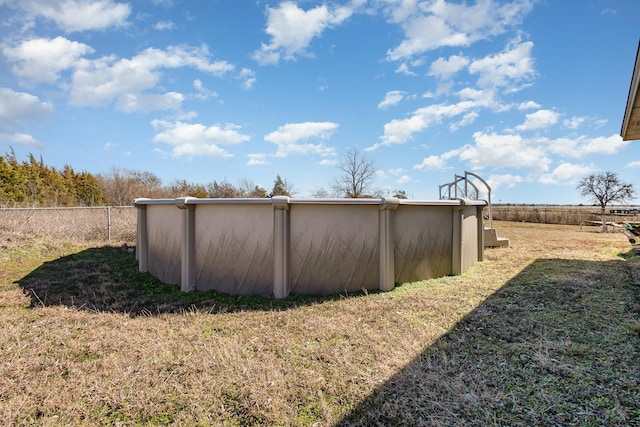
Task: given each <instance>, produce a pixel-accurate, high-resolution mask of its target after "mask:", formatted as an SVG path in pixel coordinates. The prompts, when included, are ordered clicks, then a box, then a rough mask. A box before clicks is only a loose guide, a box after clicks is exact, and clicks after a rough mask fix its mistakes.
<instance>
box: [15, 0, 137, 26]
mask: <svg viewBox="0 0 640 427" xmlns="http://www.w3.org/2000/svg"><path fill="white" fill-rule="evenodd" d="M18 4H19V6H20V7H21V8H22V9H23V10H25V11H26V12H27V13H28V14H30V15H31V16H32V17H34V18H44V19H49V20H51V21H53V22H55V23H56V25H58V27H60V28H61V29H62V30H63V31H65V32H67V33H70V32H74V31H85V30H104V29H107V28H110V27H119V26H124V25H126V23H127V18H128V17H129V15H130V13H131V7H130V6H129V5H128V4H127V3H119V2H114V1H113V0H20V2H19V3H18Z"/></svg>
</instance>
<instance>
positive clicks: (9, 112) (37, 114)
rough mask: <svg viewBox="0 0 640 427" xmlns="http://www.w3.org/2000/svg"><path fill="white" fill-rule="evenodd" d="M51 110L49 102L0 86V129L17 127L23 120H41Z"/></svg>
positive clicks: (48, 114)
mask: <svg viewBox="0 0 640 427" xmlns="http://www.w3.org/2000/svg"><path fill="white" fill-rule="evenodd" d="M52 112H53V106H52V105H51V103H49V102H43V101H41V100H40V99H39V98H38V97H37V96H34V95H31V94H29V93H26V92H16V91H14V90H13V89H9V88H6V87H0V129H19V128H20V123H22V122H25V121H42V120H44V119H46V118H47V117H49V116H50V115H51V113H52Z"/></svg>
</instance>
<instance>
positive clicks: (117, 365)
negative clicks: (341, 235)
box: [0, 222, 640, 426]
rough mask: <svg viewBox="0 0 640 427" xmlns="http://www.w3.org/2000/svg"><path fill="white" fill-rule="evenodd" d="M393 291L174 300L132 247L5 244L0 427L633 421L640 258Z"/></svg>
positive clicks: (615, 239)
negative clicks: (142, 266) (145, 270)
mask: <svg viewBox="0 0 640 427" xmlns="http://www.w3.org/2000/svg"><path fill="white" fill-rule="evenodd" d="M494 225H495V226H496V228H497V229H498V234H499V235H500V236H504V237H507V238H509V240H510V243H511V245H510V247H508V248H499V249H487V250H486V251H485V261H483V262H481V263H479V264H477V265H476V266H475V267H473V268H472V269H471V270H469V271H468V272H466V273H465V274H463V275H461V276H455V277H445V278H441V279H434V280H428V281H423V282H416V283H409V284H404V285H402V286H398V287H396V289H395V290H394V291H392V292H388V293H369V294H364V293H362V294H346V293H343V294H340V295H335V296H332V297H324V298H318V297H301V296H297V297H291V298H289V299H287V300H282V301H280V300H271V299H262V298H257V297H228V296H224V295H219V294H214V293H195V294H183V293H180V292H179V291H178V290H177V289H176V288H175V287H172V286H168V285H163V284H161V283H158V282H157V281H156V280H154V279H153V278H152V277H150V276H148V275H146V274H141V273H138V272H137V262H136V260H135V256H134V254H133V253H132V250H131V248H129V247H127V246H92V247H87V246H86V244H81V243H74V242H63V241H59V240H51V239H46V238H35V237H29V236H25V235H19V234H15V233H11V232H7V231H3V232H2V233H1V234H0V264H1V265H2V269H0V325H1V328H2V334H1V335H0V360H1V361H0V423H2V424H3V425H34V424H36V425H65V426H67V425H231V426H233V425H301V426H314V425H315V426H326V425H336V424H337V425H362V426H371V425H381V426H388V425H399V426H400V425H415V426H421V425H424V426H452V425H465V426H473V425H477V426H485V425H496V426H497V425H522V426H530V425H562V426H573V425H576V426H577V425H580V426H591V425H593V426H595V425H620V426H622V425H625V426H626V425H631V426H633V425H638V426H640V357H639V351H640V257H639V256H637V255H636V254H634V251H633V249H632V247H631V246H630V245H629V242H628V241H627V238H626V237H625V236H624V235H622V234H620V233H601V232H599V229H598V228H597V227H592V228H585V229H583V230H582V231H581V230H580V227H579V226H568V225H545V224H529V223H519V222H495V223H494Z"/></svg>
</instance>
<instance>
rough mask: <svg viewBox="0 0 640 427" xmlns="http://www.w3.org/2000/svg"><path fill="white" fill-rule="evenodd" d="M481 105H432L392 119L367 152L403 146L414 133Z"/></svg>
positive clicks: (464, 103) (473, 103) (470, 103)
mask: <svg viewBox="0 0 640 427" xmlns="http://www.w3.org/2000/svg"><path fill="white" fill-rule="evenodd" d="M481 104H482V102H477V101H460V102H458V103H456V104H450V105H446V104H433V105H429V106H427V107H423V108H419V109H418V110H416V111H414V112H413V114H412V115H411V117H409V118H406V119H394V120H392V121H390V122H388V123H386V124H385V125H384V134H383V135H382V136H381V137H380V140H381V141H380V142H379V143H377V144H374V145H373V146H371V147H369V148H367V150H369V151H370V150H375V149H377V148H379V147H381V146H385V145H391V144H404V143H405V142H407V141H408V140H410V139H411V138H412V137H413V134H414V133H417V132H421V131H423V130H425V129H426V128H428V127H429V126H431V125H432V124H433V123H437V122H440V121H441V120H442V119H443V118H450V117H455V116H457V115H461V114H466V113H468V112H469V111H470V110H471V109H473V108H476V107H478V106H480V105H481Z"/></svg>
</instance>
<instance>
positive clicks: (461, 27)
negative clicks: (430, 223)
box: [0, 0, 640, 204]
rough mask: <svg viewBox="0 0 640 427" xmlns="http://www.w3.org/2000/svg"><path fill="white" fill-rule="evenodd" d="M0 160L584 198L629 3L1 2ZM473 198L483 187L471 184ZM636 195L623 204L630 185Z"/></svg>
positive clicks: (621, 83)
mask: <svg viewBox="0 0 640 427" xmlns="http://www.w3.org/2000/svg"><path fill="white" fill-rule="evenodd" d="M0 17H1V24H0V155H2V154H3V153H8V152H10V150H12V149H13V150H14V151H15V154H16V157H17V158H18V160H26V156H27V155H28V154H29V153H32V154H34V155H36V156H37V157H40V156H42V158H43V160H44V162H45V164H47V165H49V166H53V167H56V168H58V169H62V168H63V167H64V165H70V166H72V167H73V168H74V170H76V171H77V172H80V171H87V172H90V173H93V174H109V173H110V172H111V171H112V170H113V168H125V169H130V170H137V171H145V172H152V173H153V174H155V175H156V176H158V177H159V178H160V179H161V180H162V183H163V184H165V185H170V184H171V183H172V182H175V181H177V180H186V181H188V182H190V183H201V184H206V183H210V182H213V181H214V180H215V181H218V182H221V181H227V182H229V183H231V184H233V185H240V182H241V181H242V180H243V179H244V180H249V181H251V182H253V183H255V184H257V185H260V186H262V187H264V188H266V189H267V190H270V189H271V188H272V186H273V182H274V179H275V177H276V175H278V174H279V175H280V176H281V177H282V178H284V179H286V180H287V182H289V183H290V184H292V185H293V188H294V190H295V196H296V197H312V196H313V195H316V194H318V192H319V191H321V190H326V191H327V192H329V193H331V187H332V185H333V183H334V182H335V180H336V178H338V177H339V176H340V174H341V173H340V170H339V169H338V167H337V166H338V164H339V162H340V161H341V160H342V159H344V156H345V153H346V151H347V150H351V149H355V150H357V151H358V152H359V153H360V154H361V155H364V156H367V157H368V158H370V159H371V160H373V161H374V162H375V165H376V175H375V180H374V182H373V187H374V188H375V189H376V190H379V191H380V192H381V193H382V194H383V195H393V193H395V192H396V191H398V190H402V191H405V193H406V194H407V196H409V198H412V199H422V200H437V199H438V198H439V186H440V185H443V184H446V183H450V182H452V181H453V180H454V179H455V177H456V175H463V174H464V172H465V171H469V172H473V173H474V174H477V175H479V176H481V177H482V178H483V179H484V180H485V181H486V182H488V184H489V185H490V187H491V188H492V192H491V198H492V201H493V202H494V203H534V204H580V203H585V204H586V203H589V200H588V199H585V198H583V197H581V196H580V194H579V191H578V190H577V189H576V185H577V183H578V182H579V180H580V179H581V178H583V177H585V176H587V175H589V174H590V173H594V172H598V171H612V172H615V173H617V174H618V176H619V178H620V179H621V180H622V181H623V182H626V183H632V184H634V186H635V187H636V189H637V190H639V193H640V141H622V138H621V137H620V129H621V125H622V119H623V115H624V110H625V106H626V102H627V97H628V93H629V86H630V82H631V75H632V73H633V66H634V63H635V57H636V52H637V49H638V41H639V38H640V22H638V19H639V17H640V1H638V0H561V1H558V0H467V1H459V0H455V1H454V0H351V1H339V0H335V1H315V0H299V1H293V0H288V1H280V0H268V1H265V0H206V1H205V0H128V1H125V0H0ZM484 196H485V197H486V194H485V195H484ZM635 203H636V204H638V203H640V196H639V197H638V198H636V200H635Z"/></svg>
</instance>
